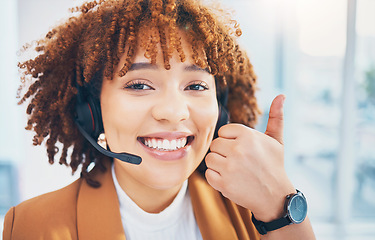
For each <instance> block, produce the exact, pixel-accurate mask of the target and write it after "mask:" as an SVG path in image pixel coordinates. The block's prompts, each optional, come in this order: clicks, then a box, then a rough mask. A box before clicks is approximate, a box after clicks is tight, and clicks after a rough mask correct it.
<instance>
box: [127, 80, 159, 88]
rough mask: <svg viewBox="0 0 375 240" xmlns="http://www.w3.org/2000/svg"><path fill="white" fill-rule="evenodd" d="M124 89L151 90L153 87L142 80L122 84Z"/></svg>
mask: <svg viewBox="0 0 375 240" xmlns="http://www.w3.org/2000/svg"><path fill="white" fill-rule="evenodd" d="M124 89H133V90H153V89H154V88H152V87H151V86H149V85H148V84H146V83H145V82H143V81H131V82H129V83H127V84H126V85H125V86H124Z"/></svg>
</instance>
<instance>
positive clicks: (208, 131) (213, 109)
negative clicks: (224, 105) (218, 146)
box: [194, 98, 219, 144]
mask: <svg viewBox="0 0 375 240" xmlns="http://www.w3.org/2000/svg"><path fill="white" fill-rule="evenodd" d="M198 106H199V107H196V109H195V111H194V122H195V123H196V125H197V128H198V133H199V134H200V135H202V137H204V138H202V139H201V141H204V142H206V143H207V144H211V141H212V138H213V134H214V132H215V127H216V123H217V119H218V115H219V109H218V104H217V101H216V98H215V100H211V101H206V102H205V104H200V105H198Z"/></svg>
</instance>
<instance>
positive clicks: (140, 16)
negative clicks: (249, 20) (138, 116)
mask: <svg viewBox="0 0 375 240" xmlns="http://www.w3.org/2000/svg"><path fill="white" fill-rule="evenodd" d="M71 11H72V17H70V18H69V19H68V20H67V21H65V22H64V23H63V24H61V25H59V26H57V27H55V28H53V29H52V30H51V31H49V32H48V33H47V34H46V36H45V37H44V38H43V39H41V40H39V41H37V42H35V44H33V45H29V46H25V47H24V49H29V48H31V47H33V48H34V49H35V51H36V53H37V56H36V57H35V58H33V59H30V60H27V61H24V62H20V63H19V65H18V66H19V68H20V70H21V74H22V75H21V81H22V84H21V86H20V89H19V91H20V92H21V91H22V90H23V89H24V88H25V83H26V81H29V82H30V86H29V87H28V89H27V91H26V93H25V94H24V95H23V97H22V99H21V100H20V102H19V104H22V103H23V102H25V101H26V100H28V107H27V111H26V112H27V114H28V115H29V120H28V122H27V126H26V129H28V130H33V131H34V132H35V135H34V138H33V144H34V145H40V144H41V143H42V142H44V140H46V146H47V154H48V161H49V162H50V163H51V164H53V163H54V162H55V158H56V155H57V153H58V152H59V147H60V148H62V150H61V155H60V159H59V163H60V164H64V165H67V166H70V167H71V169H72V172H73V173H74V172H76V171H77V169H78V167H79V166H80V165H81V176H82V177H83V178H85V179H86V181H87V182H88V183H89V184H90V185H91V186H94V187H97V186H100V183H98V182H95V181H93V180H92V178H91V176H90V174H89V172H88V166H89V164H90V163H91V162H95V163H96V165H97V166H99V167H100V166H101V167H102V169H103V170H105V169H104V165H103V159H105V158H107V157H105V156H104V155H102V154H101V153H99V152H98V151H97V150H96V149H95V148H93V147H92V146H91V145H90V144H89V143H88V142H87V140H85V138H84V137H83V136H82V135H81V133H80V132H79V131H78V129H77V126H76V125H75V122H74V121H75V114H76V113H75V105H76V95H77V87H78V85H79V86H85V85H87V84H89V83H90V82H91V81H100V80H95V79H97V78H95V77H94V75H95V74H96V73H97V72H102V74H103V75H104V76H105V77H108V78H112V76H113V74H114V69H115V66H117V65H118V64H119V59H120V58H121V57H122V56H124V54H125V56H126V62H125V64H124V65H123V66H122V69H121V71H120V72H119V73H117V74H119V75H120V76H123V75H125V74H126V73H127V71H128V69H129V67H130V66H131V65H132V61H133V57H134V55H135V52H136V50H137V47H138V46H140V47H142V48H143V49H144V52H145V53H144V55H145V57H146V58H148V59H150V62H151V63H155V62H156V59H157V58H156V56H157V55H158V54H162V56H163V60H164V63H163V64H164V67H165V68H166V69H169V68H170V64H169V60H170V58H171V57H172V54H175V53H177V54H178V56H179V59H180V60H181V62H184V61H185V60H186V57H185V54H184V52H183V49H182V47H181V36H179V31H184V32H185V34H184V35H185V36H186V37H187V38H188V42H189V43H190V44H191V53H192V56H191V58H192V59H191V60H192V62H193V63H195V64H196V65H197V66H199V67H201V68H207V69H208V70H209V72H210V73H211V74H213V75H214V76H215V79H216V82H217V85H218V89H219V88H221V89H222V88H223V87H225V88H228V90H229V94H228V110H229V112H230V116H231V122H237V123H242V124H245V125H248V126H250V127H254V125H255V123H256V120H257V116H258V114H259V113H260V111H259V108H258V105H257V101H256V98H255V90H256V76H255V74H254V72H253V67H252V65H251V63H250V61H249V59H248V57H247V55H246V53H245V52H244V51H243V50H242V49H241V48H240V47H239V45H238V44H237V41H236V38H237V37H239V36H240V35H241V30H240V28H239V25H238V24H237V22H236V21H235V20H233V19H232V17H231V15H230V14H229V13H227V12H226V11H224V10H223V9H221V8H218V7H216V6H215V7H213V6H204V5H202V3H200V2H199V1H196V0H100V1H92V2H87V3H85V4H83V5H82V6H80V7H76V8H74V9H71ZM144 26H147V29H149V30H148V31H142V29H145V28H144ZM158 45H160V47H161V51H160V52H158V47H157V46H158ZM90 84H92V83H90ZM96 85H97V84H96ZM20 92H19V94H20ZM69 149H71V151H70V150H69ZM68 150H69V151H68ZM68 153H69V154H68ZM68 155H70V161H69V160H67V158H68Z"/></svg>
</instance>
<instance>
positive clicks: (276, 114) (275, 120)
mask: <svg viewBox="0 0 375 240" xmlns="http://www.w3.org/2000/svg"><path fill="white" fill-rule="evenodd" d="M284 100H285V95H283V94H280V95H278V96H277V97H275V99H274V100H273V101H272V104H271V108H270V114H269V117H268V123H267V129H266V132H265V134H267V135H268V136H270V137H272V138H274V139H276V140H277V141H278V142H279V143H281V144H283V130H284V112H283V106H284Z"/></svg>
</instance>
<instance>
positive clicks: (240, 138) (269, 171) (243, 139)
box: [205, 95, 295, 222]
mask: <svg viewBox="0 0 375 240" xmlns="http://www.w3.org/2000/svg"><path fill="white" fill-rule="evenodd" d="M284 99H285V96H284V95H279V96H277V97H276V98H275V99H274V100H273V102H272V104H271V108H270V113H269V119H268V124H267V130H266V131H265V133H261V132H258V131H256V130H254V129H251V128H249V127H247V126H244V125H241V124H227V125H224V126H223V127H221V128H220V130H219V132H218V134H219V137H218V138H216V139H215V140H214V141H213V142H212V144H211V147H210V149H211V152H210V153H209V154H207V156H206V159H205V160H206V164H207V168H208V169H207V171H206V178H207V181H208V183H209V184H210V185H211V186H212V187H213V188H215V189H216V190H218V191H220V192H221V193H222V194H223V195H224V196H225V197H227V198H229V199H231V200H232V201H234V202H235V203H237V204H238V205H241V206H243V207H245V208H247V209H249V210H251V211H252V212H253V213H254V215H255V216H256V218H257V219H258V220H261V221H264V222H267V221H271V220H275V219H277V218H279V217H281V215H282V214H283V212H284V203H285V197H286V195H288V194H291V193H294V192H295V188H294V187H293V185H292V183H291V182H290V180H289V178H288V176H287V174H286V172H285V168H284V146H283V125H284V122H283V116H284V115H283V103H284Z"/></svg>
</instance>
